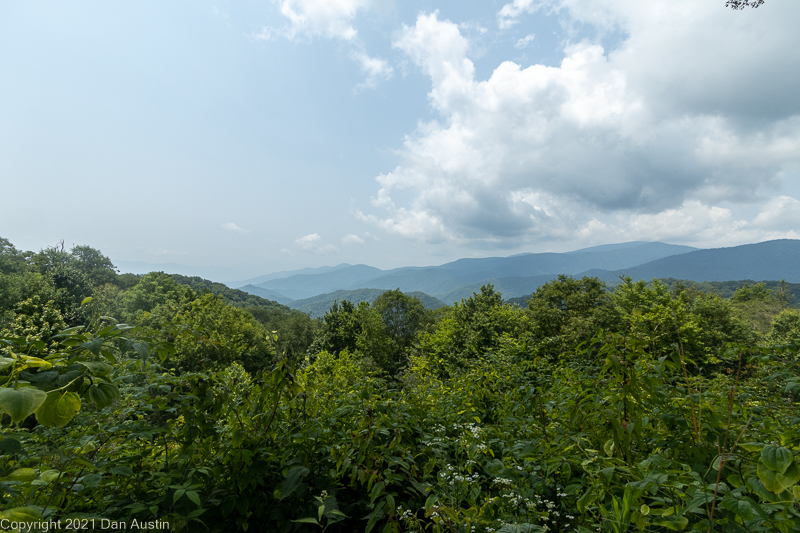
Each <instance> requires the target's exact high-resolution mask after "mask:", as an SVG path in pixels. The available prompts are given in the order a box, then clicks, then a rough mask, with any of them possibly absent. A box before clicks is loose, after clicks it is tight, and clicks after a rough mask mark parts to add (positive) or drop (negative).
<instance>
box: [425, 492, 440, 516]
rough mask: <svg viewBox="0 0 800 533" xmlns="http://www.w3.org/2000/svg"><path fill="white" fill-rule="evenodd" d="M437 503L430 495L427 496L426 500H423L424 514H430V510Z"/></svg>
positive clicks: (435, 498) (437, 499)
mask: <svg viewBox="0 0 800 533" xmlns="http://www.w3.org/2000/svg"><path fill="white" fill-rule="evenodd" d="M437 501H439V498H437V497H436V496H434V495H433V494H431V495H430V496H428V499H427V500H425V514H426V515H427V514H429V513H430V512H431V508H432V507H433V506H434V505H435V504H436V502H437Z"/></svg>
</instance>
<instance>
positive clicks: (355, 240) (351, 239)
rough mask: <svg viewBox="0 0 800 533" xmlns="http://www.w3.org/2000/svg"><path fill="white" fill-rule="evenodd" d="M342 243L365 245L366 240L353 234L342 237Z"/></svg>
mask: <svg viewBox="0 0 800 533" xmlns="http://www.w3.org/2000/svg"><path fill="white" fill-rule="evenodd" d="M342 242H343V243H344V244H364V239H362V238H361V237H359V236H358V235H354V234H352V233H351V234H349V235H345V236H344V237H342Z"/></svg>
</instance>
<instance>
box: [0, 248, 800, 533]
mask: <svg viewBox="0 0 800 533" xmlns="http://www.w3.org/2000/svg"><path fill="white" fill-rule="evenodd" d="M726 291H727V288H726ZM724 295H725V297H724V296H723V295H722V294H720V293H715V292H707V291H703V290H699V289H698V288H696V287H692V286H690V285H688V284H685V283H679V282H674V281H673V282H671V283H670V284H669V285H668V284H666V283H663V282H661V281H658V280H654V281H652V282H650V283H646V282H645V281H634V280H632V279H631V278H623V279H622V280H621V282H620V283H619V284H617V285H616V286H615V287H613V288H609V287H608V286H607V285H606V284H605V283H604V282H603V281H601V280H599V279H597V278H593V277H582V278H580V279H576V278H572V277H569V276H559V277H558V278H556V279H554V280H552V281H550V282H548V283H546V284H544V285H542V286H541V287H539V288H538V289H537V290H536V291H535V292H534V293H533V294H531V296H530V297H529V298H528V299H527V305H525V306H514V305H509V304H505V303H504V302H503V298H502V295H501V294H500V293H499V292H497V291H495V289H494V287H492V286H491V285H484V286H482V287H481V288H480V289H479V290H476V291H475V292H474V293H473V294H472V295H471V296H470V297H468V298H465V299H462V300H461V301H460V302H458V303H456V304H454V305H452V306H445V307H442V308H439V309H432V310H431V309H426V308H425V305H423V303H422V302H421V301H420V300H419V299H417V298H414V297H413V296H411V295H409V294H404V293H403V292H401V291H399V290H388V291H385V292H383V293H382V294H380V295H379V296H377V297H376V298H375V299H374V301H372V302H371V303H370V302H366V301H365V302H361V303H358V304H354V303H352V302H350V301H348V300H337V301H335V303H334V304H333V305H332V306H331V307H330V308H329V309H328V310H327V312H326V313H325V314H324V316H323V317H322V318H321V319H316V320H315V319H312V318H311V317H309V316H308V315H306V314H304V313H302V312H299V311H296V310H290V309H288V308H286V307H285V306H282V305H279V304H277V303H274V302H269V301H265V300H263V299H260V298H257V297H254V296H251V295H245V294H244V293H242V292H241V291H236V290H232V289H229V288H227V287H225V286H224V285H220V284H215V283H212V282H209V281H206V280H202V279H200V278H186V277H183V276H170V275H168V274H164V273H151V274H148V275H145V276H133V275H128V274H123V275H119V274H117V272H116V271H115V268H114V266H113V264H112V263H111V261H110V260H109V259H108V258H107V257H105V256H104V255H103V254H102V253H101V252H100V251H98V250H95V249H93V248H91V247H89V246H77V247H74V248H72V249H70V250H67V249H65V248H64V247H63V245H62V246H56V247H53V248H46V249H44V250H41V251H39V252H36V253H34V252H25V251H21V250H18V249H17V248H15V247H14V245H13V244H12V243H10V242H9V241H7V240H5V239H0V351H2V354H0V375H1V376H2V377H3V382H2V385H0V409H2V411H3V415H2V418H0V425H1V426H2V440H0V487H2V497H1V499H0V528H2V529H4V530H8V531H48V530H52V529H62V530H78V529H87V530H90V529H98V530H100V529H147V530H156V531H158V530H161V531H191V532H194V531H212V532H229V531H250V532H252V531H257V532H273V531H277V532H285V533H288V532H313V531H328V532H352V531H365V532H370V531H382V532H405V531H414V532H423V531H425V532H478V533H483V532H504V533H512V532H544V531H557V532H574V531H578V532H580V533H594V532H597V531H605V532H614V533H623V532H633V531H648V532H670V531H704V532H705V531H716V532H728V531H733V532H743V533H744V532H749V533H753V532H766V531H780V532H783V533H789V532H793V531H798V530H800V503H798V502H800V458H798V454H800V429H798V428H799V427H800V409H799V407H800V405H799V403H798V402H800V357H799V356H798V351H799V350H800V311H798V310H797V309H795V308H792V307H791V306H790V303H791V298H792V290H791V287H787V286H786V285H780V284H772V283H770V284H747V285H745V284H742V285H741V286H739V287H736V288H735V289H732V290H731V291H728V292H725V293H724Z"/></svg>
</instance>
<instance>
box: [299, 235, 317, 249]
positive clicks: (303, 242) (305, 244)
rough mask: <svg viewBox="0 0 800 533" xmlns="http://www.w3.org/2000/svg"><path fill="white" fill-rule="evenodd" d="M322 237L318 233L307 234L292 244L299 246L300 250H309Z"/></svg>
mask: <svg viewBox="0 0 800 533" xmlns="http://www.w3.org/2000/svg"><path fill="white" fill-rule="evenodd" d="M320 239H322V237H320V236H319V234H318V233H309V234H308V235H306V236H305V237H299V238H297V239H295V241H294V242H296V243H297V244H299V245H300V247H301V248H310V247H312V246H314V245H315V243H317V242H318V241H319V240H320Z"/></svg>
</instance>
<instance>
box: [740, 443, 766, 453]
mask: <svg viewBox="0 0 800 533" xmlns="http://www.w3.org/2000/svg"><path fill="white" fill-rule="evenodd" d="M739 448H744V449H745V450H747V451H748V452H757V451H759V450H762V449H764V444H762V443H760V442H746V443H744V444H740V445H739Z"/></svg>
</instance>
